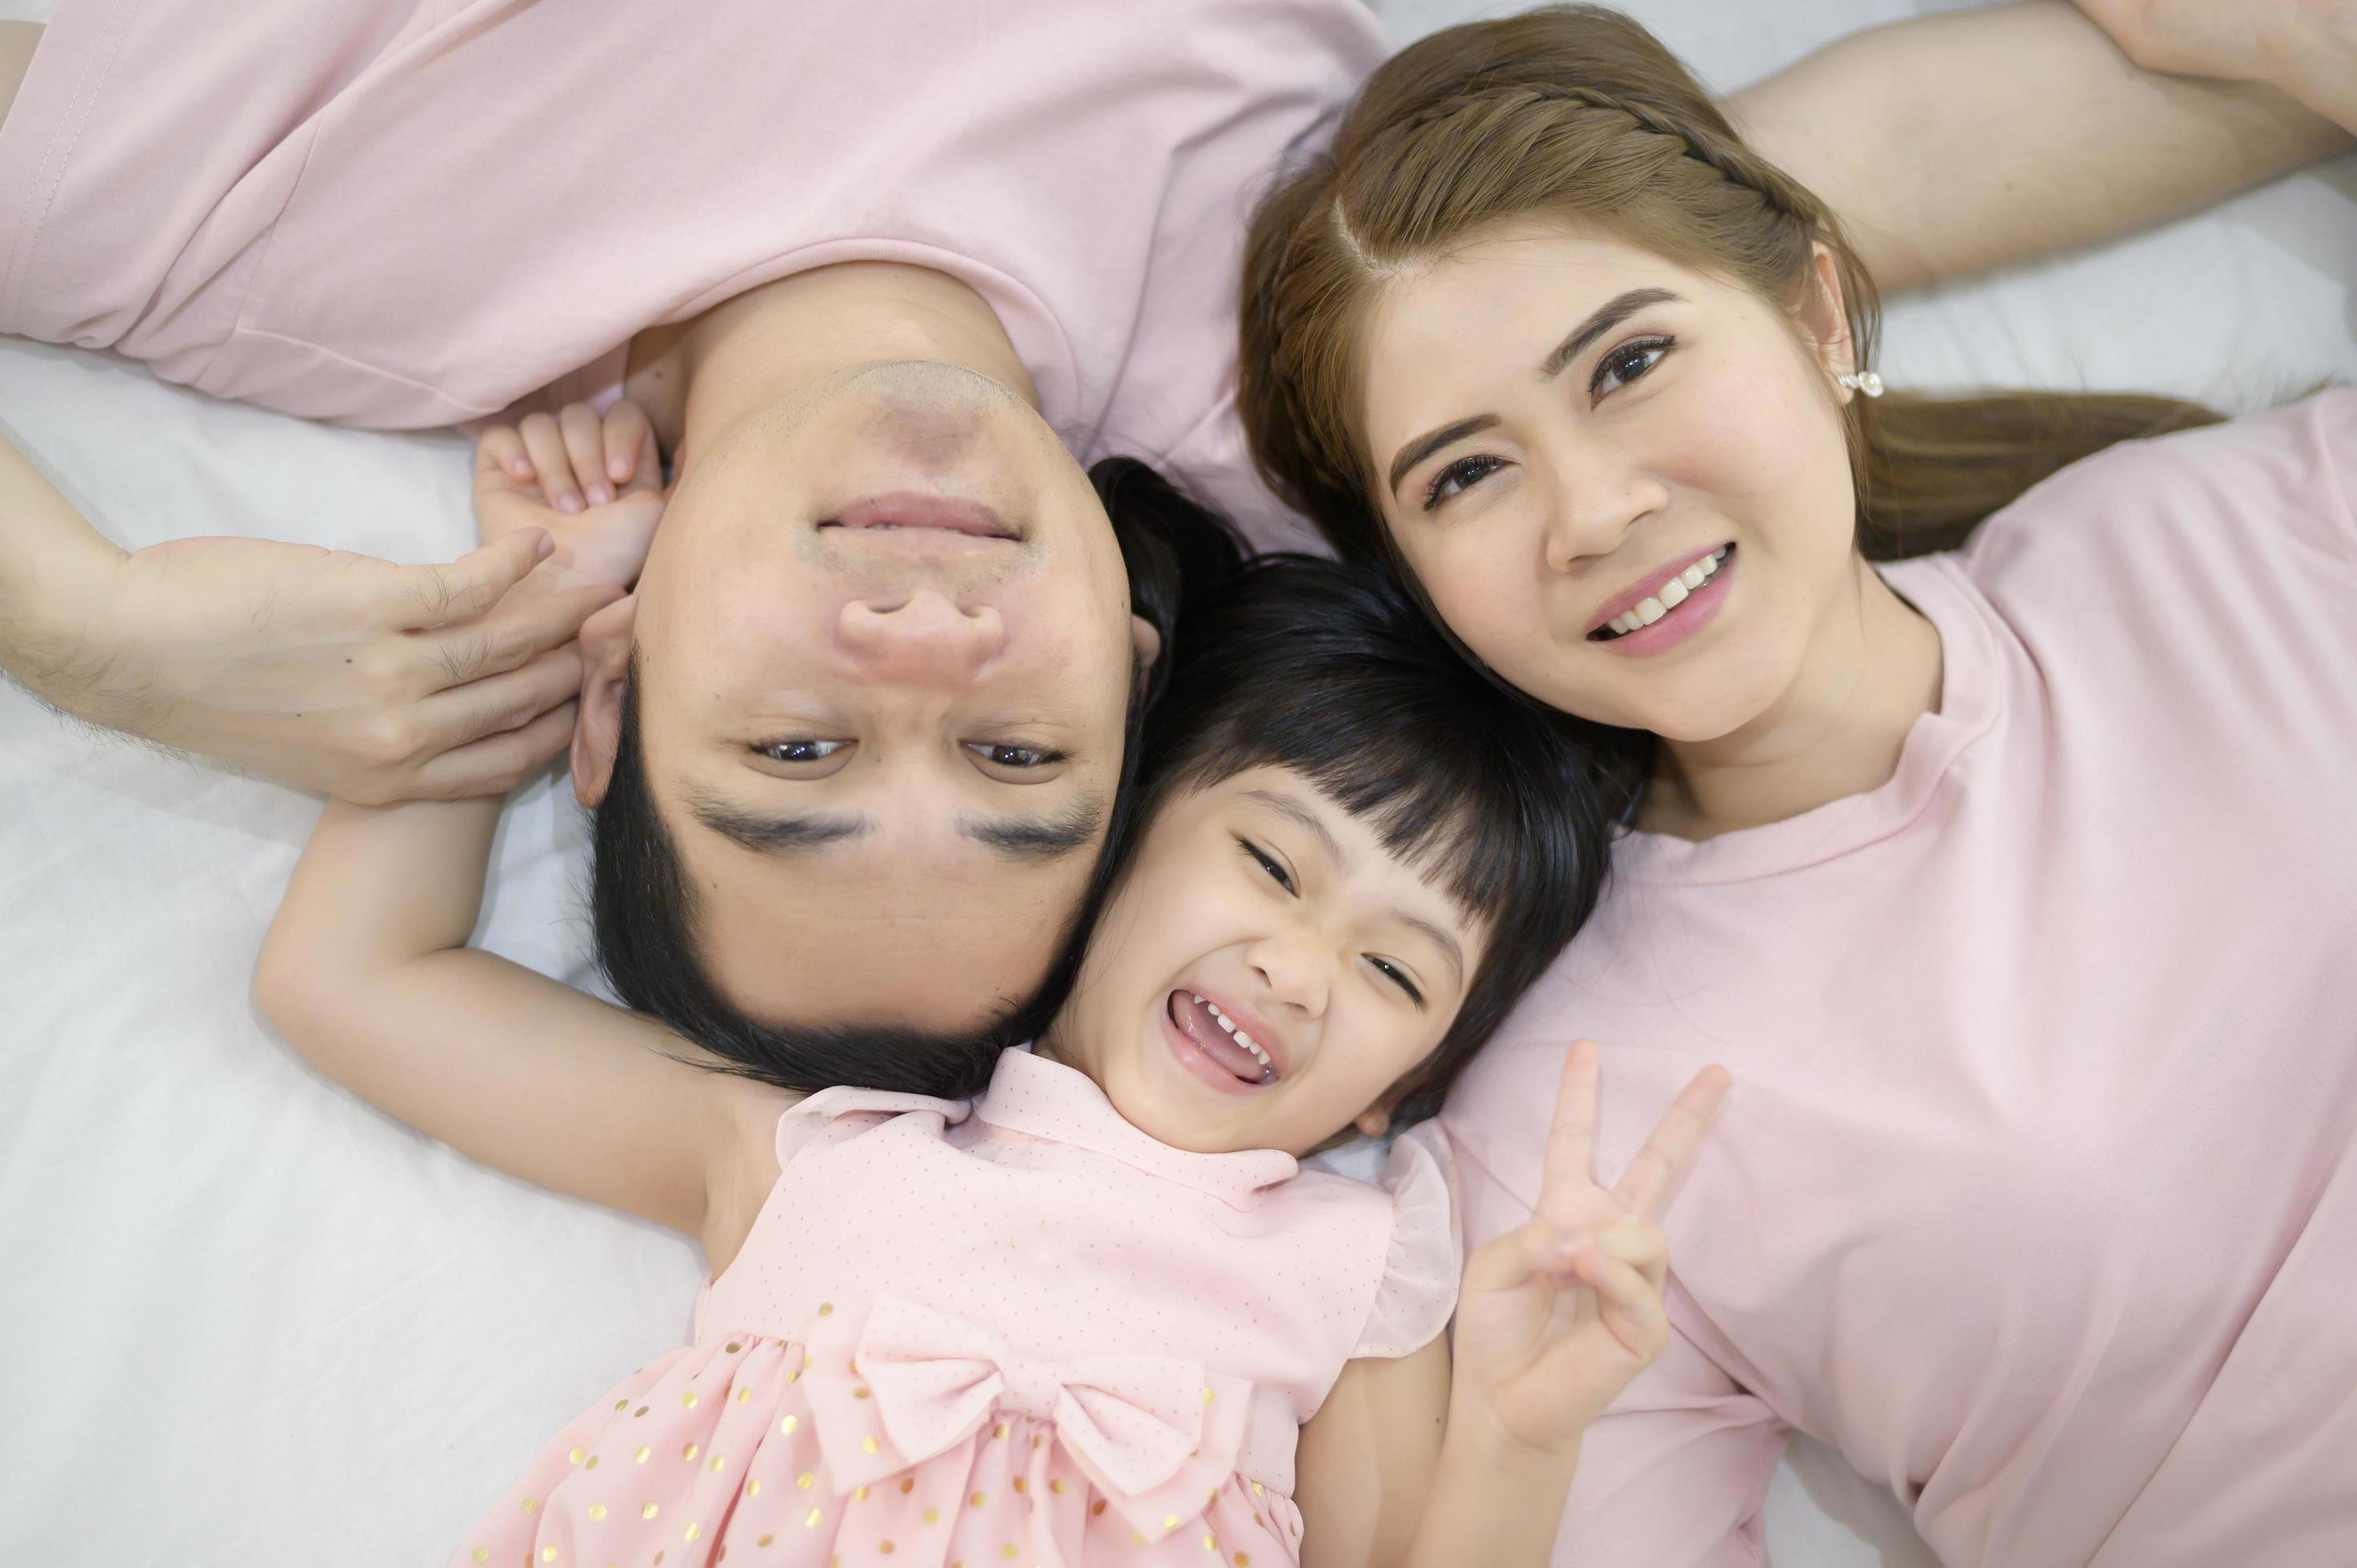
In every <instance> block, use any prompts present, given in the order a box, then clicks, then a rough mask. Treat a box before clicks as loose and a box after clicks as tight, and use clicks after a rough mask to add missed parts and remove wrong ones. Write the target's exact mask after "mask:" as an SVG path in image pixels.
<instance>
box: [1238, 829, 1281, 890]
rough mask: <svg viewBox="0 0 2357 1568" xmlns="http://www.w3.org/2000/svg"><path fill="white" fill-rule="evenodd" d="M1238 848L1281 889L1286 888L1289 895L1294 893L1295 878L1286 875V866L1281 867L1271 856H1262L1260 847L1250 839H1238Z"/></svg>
mask: <svg viewBox="0 0 2357 1568" xmlns="http://www.w3.org/2000/svg"><path fill="white" fill-rule="evenodd" d="M1236 847H1237V848H1238V849H1240V850H1242V851H1243V852H1244V854H1247V855H1249V856H1251V857H1252V859H1253V860H1254V862H1255V863H1256V864H1257V865H1259V866H1260V868H1261V869H1262V870H1263V871H1265V872H1267V873H1268V875H1269V876H1270V877H1271V878H1272V879H1273V880H1274V881H1275V883H1276V885H1277V886H1279V887H1282V888H1284V889H1285V890H1286V892H1287V893H1290V892H1292V891H1293V878H1292V877H1291V876H1289V875H1286V870H1285V867H1284V866H1282V865H1278V864H1277V863H1276V862H1275V860H1274V859H1272V858H1271V857H1270V856H1268V855H1265V854H1262V853H1261V848H1260V845H1258V844H1256V843H1253V842H1252V840H1250V839H1238V840H1237V841H1236Z"/></svg>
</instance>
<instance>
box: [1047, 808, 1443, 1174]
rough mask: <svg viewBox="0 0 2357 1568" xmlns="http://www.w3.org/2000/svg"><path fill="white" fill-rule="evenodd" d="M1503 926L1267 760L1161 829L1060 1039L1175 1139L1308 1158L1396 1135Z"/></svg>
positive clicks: (1086, 972) (1148, 1124) (1138, 1120)
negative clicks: (1385, 1133) (1336, 1139)
mask: <svg viewBox="0 0 2357 1568" xmlns="http://www.w3.org/2000/svg"><path fill="white" fill-rule="evenodd" d="M1485 934H1486V933H1485V931H1484V929H1483V927H1482V925H1481V923H1480V922H1479V921H1477V920H1474V919H1472V918H1469V917H1468V916H1467V915H1466V914H1465V913H1464V912H1463V911H1461V910H1460V909H1458V908H1457V906H1456V904H1455V902H1454V901H1453V900H1452V899H1450V898H1449V897H1448V895H1447V894H1446V893H1444V892H1442V891H1441V890H1440V889H1439V888H1437V887H1435V886H1432V885H1431V884H1430V883H1427V882H1426V880H1425V879H1424V878H1423V877H1422V876H1421V875H1418V873H1417V872H1416V871H1415V868H1414V867H1412V866H1410V865H1405V864H1404V863H1403V862H1401V861H1399V860H1397V859H1394V857H1393V856H1392V855H1391V854H1390V853H1389V852H1387V851H1386V850H1385V849H1384V848H1383V841H1382V840H1381V839H1379V838H1378V837H1377V836H1376V835H1375V833H1374V832H1373V830H1372V829H1371V828H1369V827H1368V826H1367V825H1366V824H1365V823H1363V822H1360V821H1359V820H1358V819H1357V818H1356V817H1353V816H1352V815H1351V814H1350V813H1349V812H1348V811H1344V810H1342V809H1341V808H1340V807H1339V806H1337V805H1335V804H1334V803H1333V802H1332V801H1331V800H1328V799H1327V798H1326V797H1325V796H1324V795H1323V794H1321V793H1320V792H1319V791H1318V789H1316V788H1314V787H1313V786H1312V785H1310V784H1309V783H1308V781H1307V780H1305V779H1302V778H1301V777H1300V776H1298V775H1297V774H1295V773H1293V772H1292V771H1291V770H1289V769H1286V768H1249V769H1246V770H1245V771H1244V772H1242V773H1239V774H1236V775H1235V776H1234V777H1232V778H1230V779H1223V780H1222V781H1221V782H1220V783H1218V784H1215V785H1212V786H1211V787H1210V788H1209V789H1201V790H1198V791H1196V792H1194V793H1192V794H1188V795H1183V796H1180V797H1178V798H1177V799H1175V800H1171V801H1170V802H1169V803H1168V805H1166V806H1165V807H1164V808H1163V809H1162V811H1160V812H1159V813H1158V814H1157V816H1156V818H1155V820H1154V822H1152V823H1151V824H1150V825H1149V826H1148V827H1147V828H1146V836H1145V840H1144V842H1143V843H1141V844H1140V845H1139V846H1138V853H1137V859H1136V861H1135V863H1134V864H1133V865H1131V867H1130V869H1129V872H1128V874H1127V875H1126V876H1125V878H1124V880H1123V882H1122V885H1121V887H1120V889H1119V890H1118V891H1117V892H1116V893H1115V894H1114V897H1113V899H1112V901H1111V903H1110V904H1109V905H1108V907H1107V908H1106V910H1105V914H1104V918H1103V921H1102V922H1100V924H1099V925H1098V927H1097V929H1096V934H1095V936H1094V938H1093V939H1092V940H1091V942H1090V944H1089V950H1088V956H1087V958H1086V959H1085V960H1084V961H1083V962H1082V966H1081V975H1080V981H1079V983H1078V985H1077V986H1076V987H1075V989H1074V992H1073V995H1072V998H1071V1001H1070V1002H1069V1003H1067V1004H1066V1005H1065V1008H1064V1011H1063V1012H1062V1014H1060V1015H1059V1016H1058V1018H1057V1021H1056V1025H1055V1026H1054V1027H1053V1028H1052V1029H1051V1030H1050V1031H1049V1048H1050V1049H1051V1050H1052V1051H1053V1053H1054V1054H1055V1055H1056V1056H1058V1057H1059V1058H1061V1059H1063V1060H1065V1061H1067V1062H1069V1063H1071V1065H1072V1066H1074V1067H1077V1068H1079V1069H1081V1070H1082V1071H1083V1072H1086V1073H1087V1074H1088V1075H1089V1076H1090V1077H1091V1078H1092V1079H1095V1080H1096V1081H1097V1083H1098V1084H1099V1085H1100V1086H1101V1087H1102V1088H1103V1090H1104V1091H1105V1095H1106V1098H1108V1099H1109V1100H1111V1101H1113V1104H1114V1109H1115V1110H1117V1111H1119V1112H1121V1113H1122V1115H1123V1116H1125V1117H1126V1118H1127V1119H1128V1120H1129V1121H1130V1122H1133V1123H1135V1125H1136V1126H1138V1127H1140V1128H1142V1129H1144V1130H1145V1131H1146V1132H1147V1133H1152V1134H1153V1135H1154V1136H1155V1137H1157V1138H1158V1139H1160V1140H1161V1141H1162V1142H1164V1143H1166V1144H1172V1145H1173V1146H1175V1147H1179V1148H1183V1149H1193V1150H1196V1151H1198V1152H1200V1153H1206V1154H1211V1153H1223V1152H1226V1151H1229V1150H1235V1149H1261V1148H1275V1149H1283V1150H1285V1151H1286V1152H1287V1153H1290V1154H1295V1155H1301V1154H1307V1153H1308V1152H1309V1151H1310V1150H1312V1149H1315V1148H1316V1147H1317V1146H1318V1144H1322V1143H1324V1142H1325V1141H1326V1140H1327V1139H1328V1138H1329V1137H1331V1136H1332V1135H1333V1134H1334V1133H1338V1132H1340V1131H1342V1130H1343V1129H1344V1128H1346V1127H1349V1126H1351V1124H1352V1123H1354V1122H1355V1123H1357V1124H1358V1125H1359V1127H1360V1128H1361V1130H1362V1131H1365V1132H1369V1133H1379V1132H1381V1131H1382V1130H1383V1127H1384V1125H1385V1124H1386V1122H1387V1120H1388V1115H1387V1112H1388V1102H1387V1099H1386V1097H1387V1096H1388V1094H1389V1092H1390V1090H1392V1088H1393V1086H1394V1084H1396V1083H1398V1082H1399V1081H1400V1080H1401V1079H1403V1078H1405V1076H1406V1075H1407V1074H1408V1073H1409V1072H1410V1071H1411V1070H1412V1069H1415V1067H1416V1066H1417V1064H1419V1063H1421V1062H1422V1061H1423V1060H1424V1059H1425V1058H1426V1057H1427V1056H1429V1055H1431V1054H1432V1051H1433V1048H1434V1047H1437V1046H1438V1045H1439V1044H1440V1041H1441V1036H1444V1035H1445V1034H1447V1033H1448V1026H1449V1025H1450V1024H1451V1023H1452V1022H1453V1021H1454V1020H1455V1019H1456V1016H1457V1009H1458V1004H1460V1003H1461V1002H1462V1001H1463V999H1464V995H1465V987H1466V984H1467V983H1468V982H1469V980H1470V979H1471V977H1472V975H1473V973H1474V970H1475V966H1476V965H1478V964H1479V963H1480V961H1481V951H1482V945H1483V939H1484V936H1485Z"/></svg>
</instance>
